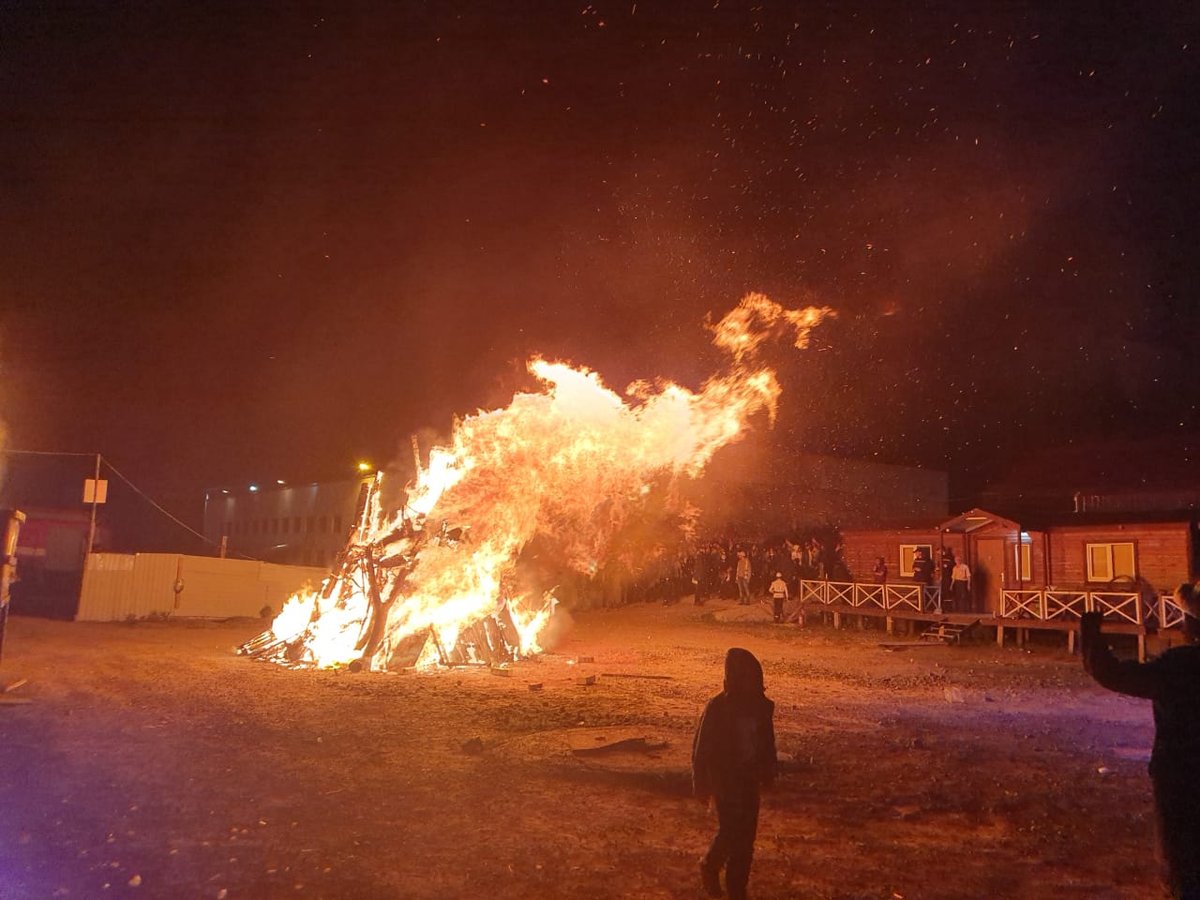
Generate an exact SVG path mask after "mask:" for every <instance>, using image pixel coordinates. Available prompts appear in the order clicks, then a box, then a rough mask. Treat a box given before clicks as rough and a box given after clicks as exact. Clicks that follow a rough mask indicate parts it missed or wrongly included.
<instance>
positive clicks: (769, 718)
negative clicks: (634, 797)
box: [692, 647, 775, 900]
mask: <svg viewBox="0 0 1200 900" xmlns="http://www.w3.org/2000/svg"><path fill="white" fill-rule="evenodd" d="M774 718H775V704H774V703H773V702H772V701H770V700H768V699H767V697H766V694H765V692H764V688H763V671H762V665H761V664H760V663H759V661H758V660H757V659H756V658H755V656H754V654H753V653H751V652H750V651H749V650H743V649H741V648H740V647H733V648H731V649H730V650H729V651H728V652H727V653H726V654H725V689H724V690H723V691H722V692H721V693H719V694H717V696H715V697H713V698H712V699H711V700H709V701H708V703H707V704H706V705H705V707H704V712H703V713H702V714H701V716H700V723H699V725H698V726H697V727H696V737H695V740H694V741H693V743H692V787H693V790H694V792H695V794H696V798H697V799H698V800H699V801H700V802H701V803H704V804H706V805H707V804H708V802H709V801H710V799H715V801H716V806H717V823H718V824H717V835H716V837H714V838H713V842H712V845H711V846H710V847H709V848H708V853H706V854H705V856H704V858H703V859H702V860H701V861H700V878H701V881H702V882H703V884H704V889H705V891H707V892H708V895H709V896H710V897H720V896H721V881H720V872H721V869H722V867H724V868H725V888H726V890H727V891H728V892H729V898H730V900H744V898H745V897H746V885H747V883H748V882H749V880H750V861H751V859H752V857H753V855H754V837H755V834H756V833H757V831H758V796H759V788H760V787H763V786H769V785H770V784H771V783H772V782H773V781H774V779H775V723H774Z"/></svg>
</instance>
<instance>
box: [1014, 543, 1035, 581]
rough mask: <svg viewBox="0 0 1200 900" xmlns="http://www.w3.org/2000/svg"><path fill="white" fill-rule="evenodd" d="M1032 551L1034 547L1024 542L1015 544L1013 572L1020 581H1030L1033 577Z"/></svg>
mask: <svg viewBox="0 0 1200 900" xmlns="http://www.w3.org/2000/svg"><path fill="white" fill-rule="evenodd" d="M1032 551H1033V545H1032V544H1029V543H1026V542H1024V541H1022V542H1021V543H1019V544H1013V571H1014V572H1016V573H1017V580H1018V581H1029V580H1031V579H1032V577H1033V576H1032V571H1033V564H1032V557H1033V552H1032Z"/></svg>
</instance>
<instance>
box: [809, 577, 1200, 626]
mask: <svg viewBox="0 0 1200 900" xmlns="http://www.w3.org/2000/svg"><path fill="white" fill-rule="evenodd" d="M800 601H801V602H802V603H819V604H821V605H823V606H835V605H836V606H848V607H851V608H854V609H863V610H868V609H878V610H883V611H888V610H900V611H907V612H936V613H940V612H941V611H942V589H941V585H937V584H930V585H920V584H906V583H900V584H874V583H866V584H863V583H859V582H856V581H808V580H804V581H801V582H800ZM1093 610H1095V611H1098V612H1102V613H1104V615H1105V617H1107V618H1110V619H1114V620H1117V621H1123V622H1129V623H1132V624H1135V625H1145V624H1146V623H1147V621H1149V620H1151V619H1157V620H1158V627H1159V628H1172V627H1174V626H1176V625H1178V624H1179V623H1180V622H1181V621H1182V619H1183V610H1182V609H1180V607H1179V605H1178V604H1177V603H1175V600H1174V598H1173V596H1172V595H1170V594H1162V595H1159V596H1158V597H1156V598H1155V599H1154V600H1153V601H1150V602H1146V601H1144V600H1143V599H1142V596H1141V595H1140V594H1138V593H1137V592H1134V591H1088V590H1061V589H1058V588H1029V589H1023V590H1011V591H1010V590H1004V591H1001V592H1000V608H999V610H997V612H996V616H997V618H1001V619H1033V620H1038V621H1042V622H1052V621H1071V620H1078V619H1079V617H1080V616H1081V615H1083V614H1084V613H1085V612H1091V611H1093Z"/></svg>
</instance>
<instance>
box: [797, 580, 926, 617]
mask: <svg viewBox="0 0 1200 900" xmlns="http://www.w3.org/2000/svg"><path fill="white" fill-rule="evenodd" d="M800 601H801V602H802V603H820V604H822V605H823V606H833V605H835V604H836V605H839V606H850V607H853V608H855V609H881V610H891V609H900V610H912V611H913V612H941V609H942V588H941V585H937V584H930V585H920V584H860V583H859V582H857V581H801V582H800Z"/></svg>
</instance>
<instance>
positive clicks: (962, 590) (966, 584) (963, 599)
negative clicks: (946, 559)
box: [950, 559, 971, 612]
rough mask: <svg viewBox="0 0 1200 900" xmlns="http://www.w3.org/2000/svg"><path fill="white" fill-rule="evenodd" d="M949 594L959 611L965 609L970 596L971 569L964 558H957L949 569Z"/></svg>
mask: <svg viewBox="0 0 1200 900" xmlns="http://www.w3.org/2000/svg"><path fill="white" fill-rule="evenodd" d="M950 596H951V597H953V598H954V607H955V609H957V610H958V611H959V612H963V611H965V610H966V608H967V605H968V603H969V602H970V597H971V569H970V567H969V566H968V565H967V563H966V561H965V560H961V559H960V560H959V561H958V562H956V563H955V564H954V568H953V569H952V570H951V571H950Z"/></svg>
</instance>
